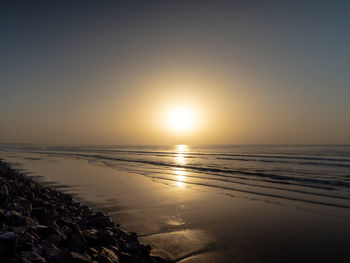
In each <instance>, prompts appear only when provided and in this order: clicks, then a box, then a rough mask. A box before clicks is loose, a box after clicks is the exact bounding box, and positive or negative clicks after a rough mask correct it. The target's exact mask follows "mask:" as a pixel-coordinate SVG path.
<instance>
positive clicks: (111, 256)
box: [97, 247, 120, 263]
mask: <svg viewBox="0 0 350 263" xmlns="http://www.w3.org/2000/svg"><path fill="white" fill-rule="evenodd" d="M97 260H98V261H99V262H100V263H119V262H120V261H119V258H118V256H117V255H116V254H115V253H114V252H113V251H112V250H110V249H108V248H105V247H102V249H101V251H100V254H99V255H98V257H97Z"/></svg>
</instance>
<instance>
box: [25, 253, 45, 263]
mask: <svg viewBox="0 0 350 263" xmlns="http://www.w3.org/2000/svg"><path fill="white" fill-rule="evenodd" d="M21 256H22V257H24V258H26V259H29V260H30V261H31V262H36V263H45V262H46V259H45V258H43V257H42V256H40V255H39V254H38V253H35V252H32V251H23V252H21Z"/></svg>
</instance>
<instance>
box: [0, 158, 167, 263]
mask: <svg viewBox="0 0 350 263" xmlns="http://www.w3.org/2000/svg"><path fill="white" fill-rule="evenodd" d="M0 222H1V223H0V259H1V262H22V263H30V262H42V263H44V262H53V263H66V262H67V263H70V262H72V263H75V262H79V263H80V262H94V263H99V262H101V263H115V262H121V263H122V262H144V263H148V262H149V263H165V262H167V261H166V260H164V259H162V258H160V257H154V256H151V255H150V252H151V247H150V246H146V245H142V244H141V243H140V242H139V241H138V239H137V235H136V233H127V232H126V231H124V230H122V229H121V228H120V226H119V225H118V224H115V223H114V222H112V221H111V219H110V218H109V216H108V215H106V214H104V213H101V212H96V211H94V210H93V209H91V208H89V207H88V206H86V205H81V204H80V203H79V202H76V201H74V199H73V197H72V196H71V195H69V194H65V193H62V192H60V191H58V190H55V189H52V188H50V187H46V186H43V185H41V184H39V183H37V182H34V181H33V180H32V179H31V178H29V177H27V176H26V175H24V174H23V173H21V172H20V171H18V170H15V169H12V168H11V167H10V166H9V165H8V164H7V163H5V162H2V161H1V160H0Z"/></svg>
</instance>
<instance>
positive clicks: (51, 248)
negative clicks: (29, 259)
mask: <svg viewBox="0 0 350 263" xmlns="http://www.w3.org/2000/svg"><path fill="white" fill-rule="evenodd" d="M41 245H42V248H43V251H44V255H45V256H46V258H48V259H49V261H55V259H56V258H57V256H58V254H59V252H60V250H59V249H58V248H57V247H56V246H55V245H53V244H50V243H49V242H47V241H46V240H42V241H41Z"/></svg>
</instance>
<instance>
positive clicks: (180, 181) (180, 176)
mask: <svg viewBox="0 0 350 263" xmlns="http://www.w3.org/2000/svg"><path fill="white" fill-rule="evenodd" d="M174 173H175V179H176V183H175V184H176V185H177V186H178V187H180V188H183V187H185V184H184V182H185V181H186V176H185V175H186V171H185V170H182V169H179V168H176V169H175V171H174Z"/></svg>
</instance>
